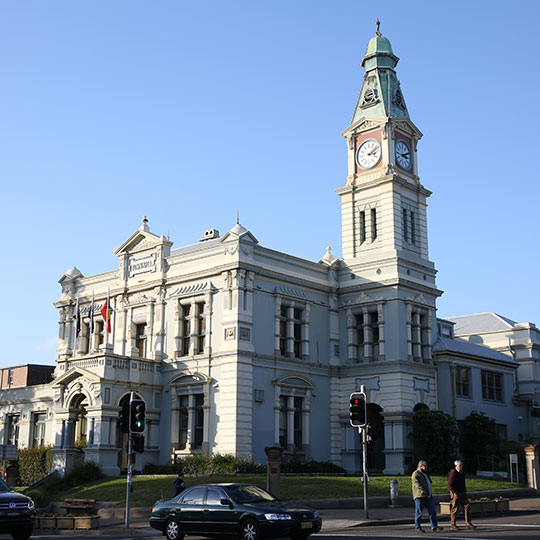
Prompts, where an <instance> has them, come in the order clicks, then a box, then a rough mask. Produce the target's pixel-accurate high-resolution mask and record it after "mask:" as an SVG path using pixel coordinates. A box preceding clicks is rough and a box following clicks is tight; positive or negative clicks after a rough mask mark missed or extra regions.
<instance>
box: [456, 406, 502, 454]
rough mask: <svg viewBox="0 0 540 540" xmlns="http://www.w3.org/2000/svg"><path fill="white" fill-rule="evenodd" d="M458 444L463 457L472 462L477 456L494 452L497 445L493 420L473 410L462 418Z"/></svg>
mask: <svg viewBox="0 0 540 540" xmlns="http://www.w3.org/2000/svg"><path fill="white" fill-rule="evenodd" d="M460 446H461V452H462V453H463V457H464V458H465V459H467V460H472V461H474V462H475V461H476V458H477V457H478V456H480V457H482V456H489V455H492V454H495V453H496V452H497V447H498V443H497V431H496V427H495V420H493V419H492V418H489V416H487V415H486V414H485V413H483V412H481V413H477V412H476V411H473V412H472V413H471V414H469V416H467V418H465V420H463V423H462V426H461V445H460ZM472 461H471V462H472Z"/></svg>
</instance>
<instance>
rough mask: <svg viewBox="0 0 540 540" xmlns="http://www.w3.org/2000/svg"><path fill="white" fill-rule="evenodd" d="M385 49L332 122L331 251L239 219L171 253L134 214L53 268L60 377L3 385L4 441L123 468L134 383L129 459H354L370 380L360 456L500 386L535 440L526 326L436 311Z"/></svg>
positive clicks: (395, 464)
mask: <svg viewBox="0 0 540 540" xmlns="http://www.w3.org/2000/svg"><path fill="white" fill-rule="evenodd" d="M397 62H398V58H397V57H396V56H395V55H394V53H393V51H392V47H391V45H390V42H389V41H388V39H386V38H385V37H383V36H382V35H381V34H380V33H379V32H377V34H376V35H375V36H374V37H373V38H372V39H371V41H370V42H369V45H368V49H367V53H366V55H365V56H364V58H363V60H362V66H363V68H364V69H365V76H364V80H363V85H362V88H361V91H360V96H359V99H358V102H357V105H356V107H355V110H354V114H353V119H352V122H351V124H350V126H349V127H348V128H347V129H346V130H345V131H344V132H343V136H344V137H345V139H346V147H347V159H348V176H347V178H346V180H345V185H344V186H343V187H341V188H339V189H337V193H338V195H339V197H340V199H341V208H342V258H341V259H338V258H336V257H335V256H334V255H333V254H332V252H331V249H330V248H328V249H327V252H326V253H325V254H324V255H323V257H322V258H321V259H320V260H319V261H317V262H314V261H308V260H304V259H301V258H298V257H295V256H293V255H289V254H285V253H280V252H277V251H273V250H270V249H268V248H265V247H263V246H261V245H260V244H259V242H258V241H257V238H256V236H255V235H254V234H253V233H252V232H251V231H249V230H247V229H246V228H244V227H243V226H242V225H240V224H239V223H237V224H236V225H235V226H234V227H233V228H232V229H231V230H230V231H228V232H227V233H226V234H224V235H220V234H219V233H218V231H216V230H215V229H209V230H207V231H205V232H204V234H203V235H202V238H201V239H200V240H199V241H198V242H196V243H193V244H190V245H187V246H185V247H180V248H177V249H173V243H172V242H171V241H170V240H169V239H168V238H165V236H159V235H156V234H154V233H152V232H151V231H150V228H149V225H148V220H147V219H146V218H144V219H143V223H142V225H141V226H140V227H139V229H138V230H136V231H135V232H134V233H133V234H132V235H131V236H130V237H129V238H128V239H127V240H126V241H125V242H124V243H123V244H122V245H121V246H120V247H119V248H117V249H116V250H115V254H116V256H117V257H118V266H117V268H115V269H112V270H109V271H106V272H104V273H100V274H97V275H94V276H84V275H83V274H82V273H81V272H80V271H79V270H78V269H77V268H75V267H74V268H72V269H71V270H69V271H68V272H66V273H65V274H64V275H63V276H62V277H61V279H60V285H61V287H62V293H61V296H60V299H59V301H58V302H56V304H55V306H56V307H57V309H58V313H59V341H58V356H57V359H56V365H55V368H54V378H53V380H52V381H50V382H47V383H45V384H38V385H34V386H25V387H22V388H7V389H4V387H2V389H0V437H3V440H7V439H9V438H10V437H11V435H10V433H13V427H10V426H12V419H13V418H14V417H17V418H18V425H19V436H18V444H19V446H32V445H39V444H42V443H45V444H52V445H53V446H54V456H55V459H54V467H55V468H58V469H60V470H66V469H69V468H71V467H73V466H74V465H76V464H77V463H78V462H79V461H80V460H81V459H92V460H94V461H96V462H98V463H100V464H101V465H102V467H103V469H104V472H105V473H107V474H112V475H114V474H118V473H119V472H120V471H121V470H122V469H124V468H125V467H126V465H127V455H126V451H125V447H126V435H125V434H124V433H122V431H121V426H120V422H119V411H120V410H121V409H122V405H123V403H124V402H125V401H126V400H129V396H130V394H131V393H132V392H133V393H135V394H136V395H137V396H138V397H139V398H141V399H143V400H144V401H145V402H146V406H147V424H146V430H145V434H144V435H145V451H144V453H143V454H140V455H138V456H137V463H136V468H138V469H140V468H142V467H143V465H144V463H146V462H152V463H168V462H170V461H171V459H174V458H175V457H181V456H184V455H191V454H194V453H201V454H203V455H213V454H216V453H222V454H223V453H227V454H233V455H235V456H245V457H250V458H252V459H254V460H256V461H264V460H265V455H264V448H265V447H268V446H275V445H279V446H281V447H282V448H283V450H284V458H285V459H315V460H324V461H326V460H330V461H333V462H334V463H337V464H340V465H342V466H343V467H345V468H346V469H348V470H350V471H357V470H359V469H360V468H361V442H360V437H359V434H358V432H357V430H355V429H354V428H352V427H351V426H350V425H349V414H348V408H349V395H350V394H351V393H352V392H354V391H358V390H359V389H360V387H361V386H364V387H365V389H366V393H367V398H368V402H369V406H368V418H369V421H370V423H371V424H372V425H373V441H372V443H371V445H370V453H369V466H370V468H371V469H372V470H373V469H375V470H379V471H384V472H385V473H388V474H400V473H406V472H407V471H408V469H409V468H410V466H411V464H412V462H413V456H414V448H413V440H412V426H413V419H414V413H415V410H417V409H418V408H419V407H421V408H425V407H428V408H430V409H438V408H441V409H443V410H446V411H447V412H452V413H453V414H455V415H457V416H460V415H462V416H466V415H467V414H468V413H469V412H470V411H471V410H474V409H473V408H470V407H469V406H471V407H477V406H478V407H480V408H481V405H482V404H483V402H484V401H487V402H489V403H491V402H493V403H494V405H493V408H487V409H485V410H486V413H488V414H489V415H490V416H496V415H498V416H497V421H498V423H500V424H502V423H504V422H506V424H507V425H508V436H512V435H513V432H511V429H510V424H512V422H511V415H507V414H506V412H504V411H503V408H504V407H506V408H509V410H511V411H512V415H514V416H515V415H519V416H522V417H523V419H526V420H524V424H523V425H525V424H526V425H527V426H528V429H523V430H522V433H523V436H525V437H529V438H536V439H535V440H536V441H537V442H538V428H537V426H536V424H535V422H534V421H533V420H531V418H533V416H534V414H535V411H536V408H537V406H538V389H539V381H540V374H539V373H538V357H537V349H536V343H537V341H534V340H536V338H537V336H536V334H535V337H534V339H533V340H532V341H531V343H530V344H529V342H528V341H527V339H526V338H525V337H524V336H525V334H526V333H527V332H525V331H524V333H523V340H524V341H523V342H522V341H520V342H519V343H518V342H516V343H515V344H514V349H513V350H516V351H517V352H516V353H515V355H514V356H512V354H514V353H511V354H507V353H508V352H509V350H504V347H503V346H502V345H500V348H497V347H498V346H499V345H496V344H495V341H493V342H492V341H490V339H491V338H489V339H488V337H487V336H485V341H484V342H483V345H480V344H479V342H478V341H477V342H475V341H474V340H473V339H468V341H465V340H463V339H458V338H457V337H455V336H454V335H453V331H454V330H453V326H454V324H453V323H452V321H438V320H437V318H436V300H437V298H438V296H440V294H441V291H440V290H438V288H437V286H436V280H435V276H436V270H435V267H434V264H433V263H432V262H431V261H430V260H429V254H428V238H427V229H428V227H427V215H426V207H427V199H428V197H429V196H430V192H429V190H427V189H426V188H425V187H424V186H423V184H422V183H421V181H420V178H419V176H418V159H419V154H418V152H417V145H418V141H419V140H420V138H421V136H422V134H421V132H420V131H419V130H418V128H417V127H416V126H415V125H414V123H413V122H412V121H411V119H410V117H409V113H408V109H407V106H406V104H405V100H404V96H403V93H402V90H401V87H400V83H399V81H398V79H397V75H396V71H395V68H396V65H397ZM105 302H107V307H108V308H109V309H107V308H104V304H105ZM108 313H109V314H110V315H107V314H108ZM109 319H110V320H109ZM455 324H456V327H459V323H457V322H456V323H455ZM109 326H110V331H109V328H108V327H109ZM447 334H448V335H447ZM529 334H530V333H529ZM501 335H502V334H501ZM456 336H457V334H456ZM515 336H516V339H517V338H518V334H515ZM519 336H521V334H519ZM529 337H530V335H529ZM501 339H502V338H501ZM519 339H522V338H521V337H520V338H519ZM533 341H534V345H533ZM497 343H499V342H497ZM485 345H487V347H486V346H485ZM490 347H491V348H490ZM527 355H528V356H527ZM461 367H463V368H465V369H469V371H468V372H466V371H463V370H460V369H459V368H461ZM484 372H490V373H494V374H495V375H497V374H499V375H500V377H501V378H497V376H493V375H489V376H488V375H484ZM522 372H523V373H526V376H525V375H524V376H523V378H522V380H521V382H520V385H518V386H516V385H514V386H512V384H513V383H512V381H514V380H516V379H515V377H516V373H522ZM466 373H468V375H467V376H468V377H469V378H468V379H467V380H468V381H469V382H468V384H469V386H468V388H469V389H470V391H471V392H472V389H473V388H474V389H476V387H477V386H479V387H482V388H484V386H485V387H486V392H487V394H486V395H487V396H488V397H487V398H484V396H483V395H482V394H481V393H477V392H476V390H474V393H471V395H466V392H465V388H466V385H465V382H464V380H465V379H464V377H465V376H466V375H465V374H466ZM460 377H461V378H460ZM486 377H487V378H486ZM484 379H485V384H484ZM458 380H459V381H460V382H459V383H458V382H457V381H458ZM458 387H459V389H460V390H459V393H458V392H457V391H456V388H458ZM499 387H504V390H502V391H501V392H499ZM492 397H494V399H491V398H492ZM499 398H500V399H499ZM467 399H469V401H467ZM498 403H504V407H503V408H500V407H498V406H496V405H498ZM490 413H492V414H490ZM499 417H500V418H499ZM512 418H513V417H512ZM10 419H11V420H10ZM503 420H504V422H503ZM10 422H11V423H10ZM23 425H26V426H27V428H28V429H26V431H24V437H21V433H22V431H21V426H23ZM512 429H513V427H512ZM40 430H41V431H40ZM535 430H536V431H535ZM34 432H36V433H41V432H42V433H43V437H41V439H40V440H37V439H35V437H34V435H33V433H34Z"/></svg>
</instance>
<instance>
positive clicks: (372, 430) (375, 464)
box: [367, 403, 386, 472]
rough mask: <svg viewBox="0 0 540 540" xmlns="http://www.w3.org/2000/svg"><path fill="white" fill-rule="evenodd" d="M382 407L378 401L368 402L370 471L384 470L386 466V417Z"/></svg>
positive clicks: (368, 459) (368, 456)
mask: <svg viewBox="0 0 540 540" xmlns="http://www.w3.org/2000/svg"><path fill="white" fill-rule="evenodd" d="M382 412H383V410H382V408H381V407H380V406H379V405H377V404H376V403H368V404H367V421H368V425H369V427H368V435H369V436H370V437H371V441H369V442H368V445H367V467H368V471H370V472H382V471H383V469H384V468H385V466H386V463H385V456H384V418H383V414H382Z"/></svg>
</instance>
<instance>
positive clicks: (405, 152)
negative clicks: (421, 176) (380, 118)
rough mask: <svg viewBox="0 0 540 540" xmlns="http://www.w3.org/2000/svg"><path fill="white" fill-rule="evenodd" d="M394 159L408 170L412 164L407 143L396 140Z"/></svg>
mask: <svg viewBox="0 0 540 540" xmlns="http://www.w3.org/2000/svg"><path fill="white" fill-rule="evenodd" d="M396 161H397V164H398V165H399V166H400V167H401V168H402V169H405V170H406V171H408V170H409V169H410V168H411V165H412V157H411V149H410V148H409V145H408V144H407V143H406V142H405V141H404V140H403V139H398V140H397V141H396Z"/></svg>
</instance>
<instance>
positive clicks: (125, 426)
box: [118, 401, 129, 433]
mask: <svg viewBox="0 0 540 540" xmlns="http://www.w3.org/2000/svg"><path fill="white" fill-rule="evenodd" d="M118 416H119V417H120V425H121V428H122V433H129V401H125V402H124V403H123V404H122V410H121V411H120V413H119V414H118Z"/></svg>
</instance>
